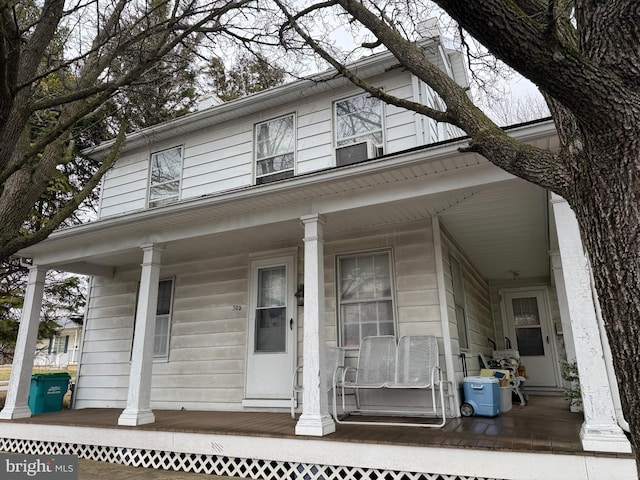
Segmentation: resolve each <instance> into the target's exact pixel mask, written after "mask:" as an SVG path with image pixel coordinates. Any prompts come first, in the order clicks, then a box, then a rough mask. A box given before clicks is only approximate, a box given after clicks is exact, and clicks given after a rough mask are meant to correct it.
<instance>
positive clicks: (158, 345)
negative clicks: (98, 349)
mask: <svg viewBox="0 0 640 480" xmlns="http://www.w3.org/2000/svg"><path fill="white" fill-rule="evenodd" d="M139 287H140V285H138V288H139ZM139 293H140V292H138V295H136V305H137V303H138V301H139V300H138V296H139ZM172 313H173V278H167V279H163V280H160V281H159V282H158V305H157V306H156V325H155V333H154V336H153V358H160V359H162V358H164V359H166V358H168V357H169V339H170V337H171V316H172ZM137 321H138V318H137V317H134V326H133V337H135V332H136V328H135V324H136V322H137ZM131 345H132V346H133V338H132V339H131ZM132 353H133V348H132Z"/></svg>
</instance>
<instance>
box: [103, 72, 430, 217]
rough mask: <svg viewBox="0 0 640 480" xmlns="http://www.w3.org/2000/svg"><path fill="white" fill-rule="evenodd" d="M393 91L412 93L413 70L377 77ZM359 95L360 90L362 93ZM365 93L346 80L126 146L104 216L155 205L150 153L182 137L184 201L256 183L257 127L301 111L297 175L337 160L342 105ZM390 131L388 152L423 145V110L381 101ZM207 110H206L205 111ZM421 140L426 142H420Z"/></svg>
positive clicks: (108, 182) (381, 135) (112, 173)
mask: <svg viewBox="0 0 640 480" xmlns="http://www.w3.org/2000/svg"><path fill="white" fill-rule="evenodd" d="M371 81H372V82H374V83H376V84H378V85H381V86H384V89H385V91H387V92H389V93H392V94H394V95H398V96H399V97H401V98H407V99H411V98H412V95H413V94H412V92H413V89H412V78H411V75H410V73H409V72H406V71H402V70H400V69H394V70H391V71H389V72H386V73H385V74H383V75H379V76H377V77H374V78H372V79H371ZM354 94H355V95H354ZM358 97H363V98H364V95H363V94H357V90H356V89H354V88H353V87H351V86H343V87H340V88H336V89H335V90H333V91H331V92H330V94H327V93H326V92H323V93H321V94H316V95H313V96H309V97H304V98H302V99H301V100H299V101H296V102H290V103H287V104H282V105H265V108H264V110H263V111H260V112H258V113H256V114H252V115H247V116H244V117H238V118H234V119H231V120H227V121H224V122H222V123H217V124H214V125H212V126H209V127H203V128H202V129H200V130H197V131H195V132H191V133H188V134H179V133H178V132H176V135H175V137H173V139H166V140H163V141H162V142H161V143H159V144H152V145H150V147H149V148H150V150H147V149H144V148H140V149H138V150H134V151H130V152H126V153H125V154H124V155H123V156H122V157H121V158H120V159H118V161H117V162H116V164H115V165H114V167H113V168H112V169H110V170H109V172H107V174H106V175H105V178H104V181H103V185H102V189H101V202H100V217H101V218H105V217H110V216H115V215H122V214H124V213H129V212H133V211H136V210H142V209H144V208H146V207H147V205H148V203H147V202H148V192H149V175H150V167H149V162H150V156H151V155H152V154H153V153H154V152H160V151H164V150H171V149H172V148H174V147H175V145H176V143H178V142H179V143H180V144H181V145H183V147H182V171H181V178H180V190H179V191H180V197H179V199H180V200H188V199H192V198H198V197H201V196H203V195H215V194H218V193H220V192H225V191H229V190H232V189H238V188H246V187H250V186H252V185H254V184H255V182H256V155H257V153H256V147H255V145H254V142H255V129H254V125H263V124H266V123H268V122H270V121H272V120H273V119H278V118H287V117H290V116H291V112H294V111H295V112H296V115H295V116H294V127H293V128H294V133H295V135H294V138H293V140H294V145H295V147H294V151H293V155H294V156H295V167H294V172H295V174H296V175H301V174H305V173H310V172H315V171H319V170H324V169H328V168H332V167H333V166H335V147H336V141H337V140H340V141H355V140H356V139H358V138H360V137H359V136H358V134H355V132H352V133H354V134H355V136H349V139H347V138H346V137H345V138H342V137H340V138H339V139H337V138H336V131H335V111H334V110H335V106H336V102H342V101H345V100H349V99H352V98H358ZM381 112H382V117H381V118H380V119H378V120H376V121H377V122H381V125H382V129H379V128H377V127H376V129H374V130H375V131H376V133H375V135H374V137H375V139H376V140H375V141H376V142H382V141H383V140H384V142H383V143H384V145H383V147H384V153H385V154H393V153H395V152H400V151H404V150H408V149H411V148H415V147H416V146H418V145H419V144H420V142H421V141H422V136H420V139H419V138H418V136H417V134H416V131H417V130H416V121H415V118H416V114H415V113H413V112H410V111H406V110H403V109H401V108H397V107H393V106H386V107H384V108H382V107H381ZM201 113H202V112H199V114H201ZM419 140H420V141H419Z"/></svg>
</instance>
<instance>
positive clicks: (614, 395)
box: [589, 267, 630, 432]
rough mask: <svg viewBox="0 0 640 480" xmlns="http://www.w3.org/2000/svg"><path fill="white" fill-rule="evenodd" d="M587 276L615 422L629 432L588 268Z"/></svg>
mask: <svg viewBox="0 0 640 480" xmlns="http://www.w3.org/2000/svg"><path fill="white" fill-rule="evenodd" d="M589 276H590V277H591V295H592V296H593V304H594V305H595V307H596V319H597V320H598V330H599V331H600V343H602V353H603V355H604V359H605V362H604V364H605V368H606V370H607V379H608V380H609V389H610V390H611V399H612V400H613V408H614V410H615V414H616V420H617V422H618V425H619V426H620V428H622V429H623V430H624V431H625V432H629V431H630V430H629V423H628V422H627V420H626V419H625V418H624V413H623V412H622V402H621V401H620V390H619V389H618V381H617V380H616V372H615V370H614V369H613V355H612V353H611V346H610V345H609V339H608V338H607V332H606V331H605V329H604V320H603V319H602V310H601V309H600V301H599V300H598V293H597V292H596V289H595V279H594V278H593V270H592V269H591V267H589Z"/></svg>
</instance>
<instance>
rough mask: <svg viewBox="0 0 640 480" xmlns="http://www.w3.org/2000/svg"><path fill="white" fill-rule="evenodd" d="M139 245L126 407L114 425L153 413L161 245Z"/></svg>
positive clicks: (135, 421) (134, 422)
mask: <svg viewBox="0 0 640 480" xmlns="http://www.w3.org/2000/svg"><path fill="white" fill-rule="evenodd" d="M141 248H142V250H143V252H144V253H143V261H142V274H141V275H140V294H139V296H138V306H137V310H136V324H135V331H134V334H133V352H132V354H131V370H130V372H129V394H128V395H127V408H126V409H125V410H124V411H123V412H122V413H121V414H120V418H118V425H130V426H136V425H143V424H145V423H153V422H155V415H154V414H153V412H152V411H151V373H152V369H153V338H154V335H155V328H156V308H157V304H158V281H159V280H160V256H161V250H162V247H159V246H158V245H142V246H141Z"/></svg>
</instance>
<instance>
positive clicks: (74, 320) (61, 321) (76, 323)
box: [56, 316, 83, 329]
mask: <svg viewBox="0 0 640 480" xmlns="http://www.w3.org/2000/svg"><path fill="white" fill-rule="evenodd" d="M56 323H57V324H58V326H59V327H60V328H62V329H72V328H82V323H83V318H82V316H73V317H61V318H56Z"/></svg>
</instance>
